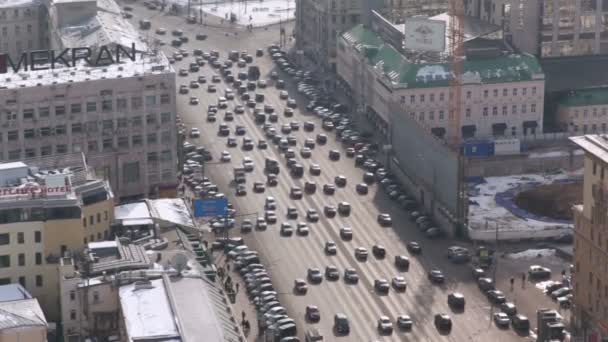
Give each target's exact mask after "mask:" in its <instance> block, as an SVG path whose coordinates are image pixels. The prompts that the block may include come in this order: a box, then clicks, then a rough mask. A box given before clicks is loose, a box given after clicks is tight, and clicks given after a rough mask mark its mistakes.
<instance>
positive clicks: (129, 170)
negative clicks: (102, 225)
mask: <svg viewBox="0 0 608 342" xmlns="http://www.w3.org/2000/svg"><path fill="white" fill-rule="evenodd" d="M139 177H140V176H139V162H132V163H125V164H123V166H122V179H123V182H124V183H136V182H139ZM104 218H105V219H106V220H107V219H108V212H107V211H106V212H105V213H104Z"/></svg>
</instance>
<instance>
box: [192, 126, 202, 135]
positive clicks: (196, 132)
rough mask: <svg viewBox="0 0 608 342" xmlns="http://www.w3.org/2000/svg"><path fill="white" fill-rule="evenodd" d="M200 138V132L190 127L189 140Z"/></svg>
mask: <svg viewBox="0 0 608 342" xmlns="http://www.w3.org/2000/svg"><path fill="white" fill-rule="evenodd" d="M200 136H201V131H200V130H199V129H198V128H196V127H192V128H191V129H190V138H198V137H200Z"/></svg>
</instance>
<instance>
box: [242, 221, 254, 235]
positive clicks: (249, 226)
mask: <svg viewBox="0 0 608 342" xmlns="http://www.w3.org/2000/svg"><path fill="white" fill-rule="evenodd" d="M252 230H253V223H252V222H251V220H249V219H245V220H243V222H241V232H243V233H248V232H250V231H252Z"/></svg>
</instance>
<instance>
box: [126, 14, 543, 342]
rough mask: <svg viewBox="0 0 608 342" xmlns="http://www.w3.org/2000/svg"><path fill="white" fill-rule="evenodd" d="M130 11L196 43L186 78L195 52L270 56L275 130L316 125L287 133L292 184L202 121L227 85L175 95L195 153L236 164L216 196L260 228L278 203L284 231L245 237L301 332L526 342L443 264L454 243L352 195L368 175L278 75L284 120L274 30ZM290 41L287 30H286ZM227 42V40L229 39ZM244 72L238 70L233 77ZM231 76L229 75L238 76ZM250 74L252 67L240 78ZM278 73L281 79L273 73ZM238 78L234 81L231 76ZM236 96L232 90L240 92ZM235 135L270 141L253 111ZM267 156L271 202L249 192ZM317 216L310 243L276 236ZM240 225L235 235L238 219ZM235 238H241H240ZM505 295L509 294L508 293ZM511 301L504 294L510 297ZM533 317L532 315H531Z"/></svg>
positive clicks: (241, 118) (387, 204)
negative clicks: (292, 216)
mask: <svg viewBox="0 0 608 342" xmlns="http://www.w3.org/2000/svg"><path fill="white" fill-rule="evenodd" d="M132 6H133V7H134V11H133V13H134V18H133V19H132V22H133V23H137V21H138V20H139V19H141V18H151V17H152V19H151V21H152V29H151V30H150V31H149V35H150V36H153V35H154V36H155V34H154V30H155V29H156V28H157V27H161V26H162V27H165V28H166V29H167V31H168V33H167V34H166V35H165V36H159V38H160V39H161V40H164V41H165V42H170V40H171V39H172V37H171V36H170V31H171V30H172V29H174V28H180V29H183V30H184V31H185V32H186V35H187V36H188V37H189V38H190V42H189V43H188V44H185V46H183V47H184V48H186V49H187V50H188V51H189V52H190V55H189V56H188V57H187V58H184V60H183V61H181V62H177V63H176V64H175V65H174V67H175V69H176V71H177V70H179V69H180V68H185V69H187V67H188V64H189V63H190V62H193V61H194V57H193V56H192V50H193V49H194V48H200V49H203V50H204V51H205V52H208V51H210V50H211V49H216V50H218V51H220V53H221V55H220V61H223V60H224V59H226V57H227V52H228V51H229V50H231V49H235V50H239V51H240V50H248V51H249V52H250V53H251V54H253V55H255V49H256V48H264V53H265V55H264V57H258V58H254V64H255V65H258V66H259V67H260V69H261V71H262V78H265V79H268V80H269V86H268V88H266V89H261V90H259V89H258V90H256V92H262V93H264V95H265V97H266V99H265V103H266V104H271V105H272V106H274V108H275V110H276V112H277V113H278V114H279V122H278V123H275V124H274V126H275V127H276V128H277V130H278V131H280V126H281V124H284V123H289V122H291V121H298V122H300V124H302V123H303V122H305V121H313V122H314V123H315V130H314V132H311V133H306V132H304V131H303V130H302V128H300V130H299V131H296V132H293V133H291V135H293V136H295V137H296V138H297V140H298V144H297V146H296V147H293V148H294V150H295V151H296V159H298V161H299V162H300V163H301V164H302V165H304V169H305V174H304V177H302V178H298V179H295V178H292V177H291V176H290V175H289V172H287V167H286V166H285V163H284V158H283V157H282V156H281V155H280V154H279V152H278V149H277V147H276V146H275V145H273V144H272V143H271V142H269V148H268V149H267V150H259V149H257V147H255V148H254V149H253V150H252V151H249V152H245V151H243V150H241V148H240V146H241V141H242V137H236V138H237V141H238V143H239V146H238V147H236V148H228V147H227V146H226V141H227V138H226V137H219V136H218V135H217V130H218V126H219V124H220V123H222V122H223V114H224V112H225V110H220V111H219V113H218V115H217V119H218V120H217V122H215V123H208V122H206V112H207V106H208V105H209V104H216V102H217V98H218V97H219V96H223V94H224V89H225V88H227V86H226V84H225V83H224V82H223V80H222V83H217V84H216V85H217V88H218V89H217V93H208V92H207V90H206V89H207V84H202V85H201V87H200V88H199V89H190V92H189V94H187V95H178V96H177V99H178V103H177V108H178V113H179V115H180V116H181V118H182V120H183V122H184V123H185V124H186V126H187V129H188V131H189V129H190V128H191V127H198V128H199V129H200V130H201V132H202V134H201V138H199V139H194V140H193V141H192V142H193V143H195V144H197V145H204V146H205V147H207V149H208V150H210V151H211V152H212V154H213V157H214V162H215V161H218V160H219V157H220V153H221V152H222V151H224V150H226V151H229V152H230V154H231V156H232V162H231V163H226V164H214V165H208V166H207V167H206V171H205V172H206V175H207V176H209V177H210V178H212V180H213V181H214V182H215V183H216V184H218V186H219V187H220V190H221V191H222V192H223V193H225V194H226V195H227V196H228V197H229V198H230V200H231V202H232V203H234V205H235V207H236V208H237V210H238V213H237V214H239V215H243V214H251V215H247V216H244V217H243V218H249V219H252V220H253V221H255V218H256V217H257V216H262V215H263V213H264V200H265V198H266V197H267V196H272V197H274V198H275V199H276V200H277V203H278V207H277V216H278V222H277V224H274V225H269V228H268V229H267V230H266V231H254V232H252V233H249V234H247V235H245V240H246V242H247V243H248V245H249V246H250V247H252V248H253V249H255V250H258V251H259V252H260V254H261V257H262V260H263V261H264V262H265V264H266V266H267V268H268V270H269V272H270V273H271V274H272V278H273V284H274V286H275V288H276V289H277V291H278V292H279V293H280V296H279V297H280V300H281V303H282V304H283V305H284V306H285V307H286V308H287V309H288V313H289V315H290V316H291V317H293V318H294V319H295V320H296V322H297V324H298V330H299V334H300V336H303V333H304V332H305V331H306V330H307V328H309V327H311V326H316V327H318V328H319V329H320V331H321V332H322V333H323V334H324V335H325V336H326V340H328V341H334V340H336V341H373V340H382V341H404V340H406V341H446V340H449V341H458V342H460V341H518V340H522V339H523V338H524V337H521V336H518V335H517V334H516V333H515V332H513V331H512V330H511V329H506V330H503V329H499V328H497V327H495V326H494V324H493V322H492V321H491V319H490V317H491V307H490V304H489V302H488V300H487V299H486V298H485V296H484V295H483V294H482V293H481V292H480V291H479V289H478V288H477V286H476V283H475V281H474V279H473V277H472V275H471V271H470V267H469V266H467V265H453V264H451V263H450V262H449V261H448V260H447V259H446V257H445V249H446V247H447V246H449V245H450V244H451V243H450V242H449V241H445V240H439V241H430V240H426V239H424V238H423V237H422V234H421V233H420V232H419V230H418V229H417V228H416V227H415V226H414V225H413V224H412V223H411V222H410V221H409V220H408V219H407V216H406V213H405V212H404V211H402V210H400V209H399V208H398V207H397V206H396V205H395V204H394V203H393V202H392V201H390V200H389V199H388V198H387V197H386V195H384V193H383V192H381V191H377V185H372V186H370V192H369V194H367V195H364V196H361V195H358V194H357V193H356V191H355V184H357V183H360V182H362V176H363V171H362V170H361V169H359V168H355V167H354V161H353V160H352V159H349V158H346V156H345V153H344V149H343V148H342V147H341V144H340V143H339V142H337V141H336V140H335V135H334V134H333V133H331V132H325V131H323V129H322V128H321V121H320V120H319V119H318V118H317V117H315V116H314V114H311V113H305V111H304V110H302V109H303V108H304V107H305V105H306V102H305V101H304V99H303V98H302V97H300V96H299V95H298V94H297V92H296V89H295V87H296V86H295V83H294V82H293V81H292V80H291V79H290V78H289V76H287V75H286V74H283V73H281V72H280V71H279V74H280V78H281V79H284V80H286V82H287V85H288V87H287V90H288V91H289V94H290V96H291V97H295V98H296V99H297V100H298V108H297V109H296V110H295V115H294V117H293V118H286V117H284V115H283V109H284V108H285V103H286V101H285V100H281V99H279V96H278V94H279V90H277V89H276V88H275V86H274V82H273V81H271V80H270V77H269V76H268V75H269V73H270V72H271V71H272V70H275V69H274V68H275V67H274V64H273V63H272V61H271V59H270V57H269V56H268V55H267V51H266V47H267V45H269V44H270V43H272V42H276V41H278V38H279V36H278V30H276V29H273V28H270V29H268V30H264V29H258V31H255V32H253V33H249V32H245V31H239V34H238V36H234V35H233V33H232V32H231V33H229V34H228V33H226V31H224V30H222V29H211V28H202V27H200V26H199V25H187V24H186V23H185V21H184V20H183V18H178V17H174V16H166V15H164V14H160V15H157V12H156V11H150V10H148V9H145V8H143V7H141V6H140V5H139V4H137V3H136V4H135V5H132ZM287 31H288V32H291V27H290V28H288V30H287ZM197 32H203V33H206V34H208V36H209V38H208V39H207V40H206V41H202V42H201V41H195V40H194V33H197ZM227 34H228V35H227ZM162 49H163V50H164V51H165V53H166V54H167V55H171V54H172V52H173V51H174V50H175V49H174V48H171V47H170V46H168V45H166V46H163V47H162ZM237 69H238V68H237V67H236V65H235V66H234V67H233V70H234V71H236V70H237ZM234 71H233V72H234ZM243 71H246V68H244V69H243ZM277 71H278V70H277ZM216 73H217V74H218V75H219V72H217V70H214V69H212V68H211V66H209V65H205V66H204V67H202V68H201V71H200V72H199V73H196V74H190V75H189V76H186V77H179V76H177V82H176V83H177V87H178V88H179V85H182V84H185V85H188V84H189V83H190V81H191V80H196V78H197V77H198V76H199V75H205V76H206V77H207V80H208V82H210V80H211V76H212V75H213V74H216ZM234 73H235V74H236V73H237V72H234ZM235 90H236V89H235ZM191 96H196V97H198V98H199V100H200V104H199V105H190V104H189V99H190V97H191ZM236 104H243V105H244V103H243V102H242V101H241V100H240V99H239V97H238V96H237V99H236V100H235V101H229V105H228V108H229V110H232V108H234V106H235V105H236ZM227 124H228V126H229V127H230V130H231V134H230V136H231V137H235V134H234V127H235V126H236V125H242V126H244V127H245V128H246V130H247V134H246V136H248V137H250V138H252V139H253V140H254V142H255V143H256V144H257V141H258V140H260V139H264V140H266V137H265V136H264V133H263V131H262V129H261V127H260V126H259V125H256V124H255V123H254V121H253V115H252V110H251V109H249V108H247V109H246V112H245V114H243V115H235V120H234V121H233V122H227ZM317 133H326V134H327V135H328V138H329V139H328V140H329V141H328V143H327V145H325V146H319V145H318V144H317V145H316V147H315V148H314V150H313V155H312V158H310V159H303V158H301V157H300V155H299V149H300V148H301V147H302V146H303V142H304V139H305V138H307V137H312V138H314V137H315V136H316V134H317ZM331 149H338V150H340V151H341V152H342V156H341V159H340V160H339V161H330V160H329V158H328V152H329V150H331ZM244 156H249V157H250V158H251V159H252V160H253V161H254V163H255V169H254V171H253V172H251V173H248V174H247V190H248V194H247V195H246V196H244V197H236V196H235V195H234V193H235V188H234V185H233V184H232V180H233V172H232V169H233V167H235V166H240V163H241V160H242V159H243V157H244ZM266 157H273V158H276V159H277V160H279V163H280V167H281V172H280V174H279V177H278V179H279V185H278V186H276V187H270V188H268V187H267V188H266V191H265V193H261V194H257V193H254V192H253V191H252V185H253V182H254V181H261V182H265V180H266V177H265V175H264V174H263V168H264V160H265V158H266ZM312 163H317V164H319V165H320V166H321V169H322V173H321V175H320V176H312V175H310V174H309V172H308V167H309V166H310V165H311V164H312ZM339 174H341V175H344V176H346V177H347V179H348V184H347V186H346V187H345V188H337V191H336V193H335V195H333V196H327V195H324V194H323V193H322V191H321V190H322V189H321V188H322V186H323V185H324V184H326V183H333V179H334V177H335V176H336V175H339ZM307 180H312V181H315V182H316V183H317V186H318V189H317V192H316V193H315V194H313V195H307V194H304V197H303V198H302V199H301V200H291V199H290V198H289V190H290V188H291V186H293V185H297V186H300V187H301V188H302V189H303V187H304V182H305V181H307ZM341 201H347V202H349V203H350V204H351V206H352V212H351V214H350V216H349V217H341V216H340V215H336V217H335V218H326V217H325V216H324V215H323V206H324V205H326V204H333V205H337V204H338V203H339V202H341ZM288 206H294V207H296V208H297V209H298V214H299V218H298V220H288V219H287V217H286V210H287V207H288ZM310 208H314V209H316V210H317V211H318V212H319V214H320V220H319V222H317V223H308V226H309V227H310V235H309V236H307V237H300V236H297V235H296V234H294V235H293V236H292V237H281V236H280V234H279V227H280V224H281V223H282V222H287V221H290V222H291V223H292V225H293V226H295V224H296V223H297V222H298V221H305V214H306V210H308V209H310ZM380 212H388V213H390V214H391V215H392V218H393V227H392V228H383V227H381V226H380V225H379V224H378V223H377V221H376V217H377V215H378V213H380ZM238 221H239V222H237V227H238V226H239V223H240V219H239V220H238ZM342 226H349V227H352V229H353V231H354V237H353V240H352V241H348V242H346V241H342V240H341V239H340V237H339V229H340V227H342ZM232 234H233V235H234V234H238V229H235V230H234V231H233V232H232ZM330 240H331V241H335V242H336V243H337V246H338V253H337V255H335V256H326V255H325V253H324V250H323V247H324V244H325V242H326V241H330ZM410 240H416V241H419V242H420V243H421V245H422V248H423V254H422V255H421V256H410V255H409V254H408V252H407V251H406V249H405V244H406V242H407V241H410ZM374 244H381V245H383V246H384V247H385V248H386V250H387V256H386V257H385V258H384V259H381V260H380V259H376V258H375V257H374V256H373V255H371V248H372V246H373V245H374ZM359 246H362V247H365V248H367V249H368V250H369V251H370V256H369V258H368V260H367V262H359V261H357V260H356V259H355V257H354V249H355V248H356V247H359ZM400 254H403V255H408V256H409V257H410V262H411V265H410V268H409V271H408V272H399V271H398V270H397V269H396V268H395V266H394V264H393V258H394V256H395V255H400ZM328 265H335V266H337V267H338V269H339V271H340V273H341V278H340V280H339V281H334V282H332V281H328V280H327V279H324V280H323V282H322V283H321V284H319V285H309V290H308V294H307V295H305V296H298V295H295V294H293V281H294V279H296V278H303V279H306V272H307V269H308V268H309V267H318V268H320V269H321V270H322V271H323V270H324V269H325V267H326V266H328ZM346 267H353V268H355V269H356V270H357V272H358V274H359V277H360V280H359V283H358V284H357V285H347V284H345V283H344V281H343V280H342V275H343V271H344V269H345V268H346ZM432 268H438V269H440V270H442V271H443V272H444V274H445V275H446V278H447V281H446V283H445V284H443V285H441V286H438V285H433V284H432V283H430V281H429V280H428V279H427V272H428V271H429V270H430V269H432ZM396 275H402V276H404V277H405V279H406V281H407V284H408V285H407V291H405V292H403V293H399V292H396V291H395V290H394V289H391V290H390V292H389V294H388V295H384V296H383V295H378V294H376V292H375V291H374V287H373V283H374V280H375V279H380V278H385V279H387V280H389V281H390V280H391V278H392V277H394V276H396ZM454 291H458V292H461V293H463V294H464V296H465V298H466V301H467V303H466V310H465V311H464V313H454V312H452V310H450V308H449V307H448V305H447V296H448V294H449V293H451V292H454ZM505 292H506V291H505ZM507 296H509V295H508V293H507ZM310 304H312V305H317V306H318V307H319V309H320V312H321V321H320V322H319V323H317V324H309V323H308V322H306V320H305V317H304V310H305V307H306V305H310ZM338 312H342V313H345V314H346V315H347V316H348V317H349V320H350V326H351V333H350V335H349V336H347V337H334V333H333V316H334V314H335V313H338ZM437 313H448V314H450V315H451V317H452V320H453V329H452V331H451V333H449V334H440V333H439V332H438V331H437V329H436V328H435V326H434V323H433V318H434V315H435V314H437ZM531 313H532V312H530V313H528V315H531ZM400 314H408V315H410V316H411V317H412V319H413V321H414V327H413V329H412V330H411V331H409V332H402V331H399V330H398V329H397V327H396V325H395V332H394V333H393V334H392V335H390V336H381V335H379V333H378V331H377V328H376V326H377V320H378V318H379V316H381V315H387V316H388V317H390V319H391V320H392V321H393V323H394V322H395V321H396V318H397V316H398V315H400Z"/></svg>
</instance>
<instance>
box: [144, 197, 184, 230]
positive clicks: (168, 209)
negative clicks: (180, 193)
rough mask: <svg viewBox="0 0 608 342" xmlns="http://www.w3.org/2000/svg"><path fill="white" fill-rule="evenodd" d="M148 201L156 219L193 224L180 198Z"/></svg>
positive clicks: (179, 223) (180, 223)
mask: <svg viewBox="0 0 608 342" xmlns="http://www.w3.org/2000/svg"><path fill="white" fill-rule="evenodd" d="M149 203H150V204H151V205H152V206H153V207H154V209H155V211H156V213H157V215H158V216H157V218H158V219H160V220H163V221H168V222H171V223H174V224H178V225H181V226H187V227H194V226H195V225H194V221H193V220H192V215H191V214H190V211H189V210H188V207H187V206H186V202H184V200H183V199H182V198H161V199H155V200H150V201H149ZM155 216H156V215H155Z"/></svg>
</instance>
